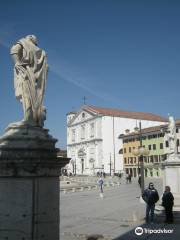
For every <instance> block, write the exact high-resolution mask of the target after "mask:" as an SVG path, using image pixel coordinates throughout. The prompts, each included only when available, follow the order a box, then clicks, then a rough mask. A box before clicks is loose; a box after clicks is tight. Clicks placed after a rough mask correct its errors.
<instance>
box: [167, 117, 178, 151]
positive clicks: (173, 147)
mask: <svg viewBox="0 0 180 240" xmlns="http://www.w3.org/2000/svg"><path fill="white" fill-rule="evenodd" d="M166 136H167V140H168V142H169V154H177V136H176V123H175V120H174V118H173V117H172V116H169V125H168V131H167V134H166Z"/></svg>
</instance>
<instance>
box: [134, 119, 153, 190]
mask: <svg viewBox="0 0 180 240" xmlns="http://www.w3.org/2000/svg"><path fill="white" fill-rule="evenodd" d="M138 132H139V139H140V147H139V148H138V149H134V150H133V151H132V153H133V155H134V156H139V162H140V174H141V192H142V193H143V191H144V161H143V156H144V155H146V156H147V155H149V150H148V149H145V148H144V147H143V146H142V132H141V122H139V129H138ZM139 162H138V166H139ZM138 175H139V167H138Z"/></svg>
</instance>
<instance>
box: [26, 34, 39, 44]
mask: <svg viewBox="0 0 180 240" xmlns="http://www.w3.org/2000/svg"><path fill="white" fill-rule="evenodd" d="M26 38H27V39H28V40H30V41H31V42H33V43H34V44H35V45H37V43H38V41H37V37H36V36H35V35H27V36H26Z"/></svg>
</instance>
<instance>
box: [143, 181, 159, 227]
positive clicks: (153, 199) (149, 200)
mask: <svg viewBox="0 0 180 240" xmlns="http://www.w3.org/2000/svg"><path fill="white" fill-rule="evenodd" d="M142 198H143V200H144V201H145V202H146V223H149V216H150V222H151V223H153V222H154V209H155V204H156V203H157V201H158V200H159V194H158V191H157V190H156V189H155V188H154V184H153V183H152V182H150V183H149V187H148V188H147V189H145V190H144V192H143V194H142Z"/></svg>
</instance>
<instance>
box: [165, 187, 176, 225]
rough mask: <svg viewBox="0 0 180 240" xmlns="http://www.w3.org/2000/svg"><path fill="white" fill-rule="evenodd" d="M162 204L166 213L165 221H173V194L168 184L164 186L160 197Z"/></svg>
mask: <svg viewBox="0 0 180 240" xmlns="http://www.w3.org/2000/svg"><path fill="white" fill-rule="evenodd" d="M162 205H163V207H164V208H165V214H166V221H165V222H166V223H173V212H172V209H173V205H174V196H173V195H172V193H171V189H170V187H169V186H165V191H164V194H163V197H162Z"/></svg>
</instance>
